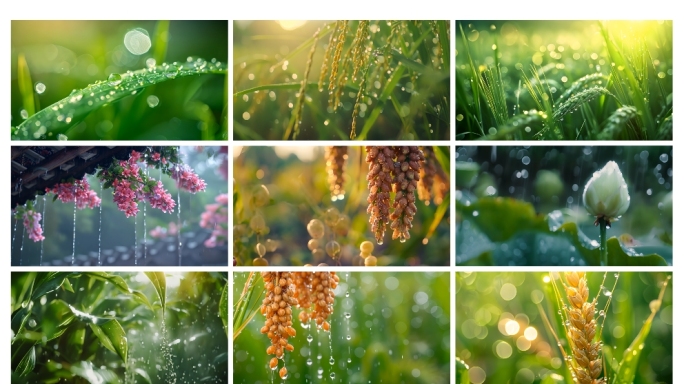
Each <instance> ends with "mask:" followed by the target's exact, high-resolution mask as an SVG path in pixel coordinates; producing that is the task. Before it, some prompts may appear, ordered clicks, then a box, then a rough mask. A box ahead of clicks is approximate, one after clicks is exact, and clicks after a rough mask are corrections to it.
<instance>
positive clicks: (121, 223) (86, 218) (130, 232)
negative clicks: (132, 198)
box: [11, 146, 228, 265]
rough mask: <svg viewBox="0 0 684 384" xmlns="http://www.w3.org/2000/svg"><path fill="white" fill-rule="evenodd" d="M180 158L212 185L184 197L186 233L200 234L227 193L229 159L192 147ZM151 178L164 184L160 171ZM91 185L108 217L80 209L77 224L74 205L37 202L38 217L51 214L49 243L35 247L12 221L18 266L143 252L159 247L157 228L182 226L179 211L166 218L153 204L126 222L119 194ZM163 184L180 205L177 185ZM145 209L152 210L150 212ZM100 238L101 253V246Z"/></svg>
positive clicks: (93, 181) (46, 222)
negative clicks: (206, 216) (209, 209)
mask: <svg viewBox="0 0 684 384" xmlns="http://www.w3.org/2000/svg"><path fill="white" fill-rule="evenodd" d="M180 157H181V160H182V161H183V162H184V163H185V164H188V165H189V166H190V167H192V169H194V171H195V172H196V173H197V175H198V176H199V177H200V178H201V179H203V180H204V181H205V182H206V183H207V188H206V190H205V191H204V192H198V193H196V194H191V193H189V192H185V191H183V192H181V193H180V201H181V223H182V225H183V227H182V229H181V231H183V232H184V231H197V230H200V227H199V222H200V215H201V214H202V212H204V210H205V206H206V205H207V204H213V203H215V201H214V199H215V198H216V196H217V195H218V194H220V193H227V190H228V184H227V181H226V180H225V178H224V176H223V175H221V174H220V172H218V171H217V169H218V168H219V167H220V166H221V163H222V162H224V161H227V158H226V156H225V155H222V154H219V147H204V148H203V149H202V151H201V152H200V151H198V150H197V148H195V147H189V146H184V147H180ZM226 167H227V165H226ZM141 169H143V171H144V166H141ZM149 175H150V177H152V178H154V179H156V180H159V175H160V174H159V171H158V170H156V169H154V168H152V167H150V169H149ZM87 179H88V182H89V184H90V189H92V190H93V191H95V192H96V193H97V195H98V196H99V197H100V198H101V199H102V203H101V204H102V217H101V218H100V208H98V207H95V208H93V209H90V208H85V209H79V210H76V219H75V223H74V204H73V203H62V202H61V201H59V200H56V201H53V200H52V199H53V196H54V195H53V194H49V195H47V196H46V197H45V200H43V196H38V197H36V200H35V204H34V209H35V211H36V212H38V213H40V214H41V215H42V214H43V212H44V213H45V216H44V217H43V218H42V220H41V224H42V226H43V235H44V236H45V240H43V241H42V242H35V243H34V242H33V241H31V240H30V239H29V238H28V236H27V235H26V234H25V233H24V227H23V224H22V222H21V221H19V222H18V223H17V222H16V219H15V218H14V217H12V219H11V222H12V224H11V225H12V265H39V264H40V261H41V252H42V260H43V262H44V263H48V262H50V261H52V260H54V259H60V260H61V259H64V258H65V257H69V258H70V257H71V254H72V253H73V252H75V253H76V255H80V254H85V255H88V254H89V253H90V252H95V253H97V252H98V249H100V250H102V251H103V250H107V249H113V248H115V247H118V246H124V247H133V246H136V245H137V246H141V244H143V241H144V240H145V238H146V239H147V240H148V241H150V242H152V241H153V238H152V236H151V235H150V234H149V232H150V231H152V230H153V229H155V228H156V227H157V226H160V227H163V228H168V227H169V223H171V222H173V223H174V224H175V223H177V221H178V208H177V206H176V208H175V209H174V211H172V212H170V213H164V212H162V211H161V210H159V209H154V208H152V207H151V206H150V205H149V203H144V204H143V203H140V204H138V209H139V212H138V215H137V216H135V217H126V215H125V214H124V212H122V211H120V210H119V208H118V207H117V206H116V203H115V202H114V200H113V192H114V190H113V189H111V188H110V189H104V190H102V191H100V181H99V180H98V179H97V178H96V177H95V176H94V175H87ZM161 180H162V182H163V183H164V188H166V190H167V191H168V192H169V193H170V194H171V196H172V197H173V200H174V201H176V204H178V196H179V194H178V188H177V187H176V181H175V180H174V179H172V178H171V177H169V176H167V175H162V177H161ZM44 205H45V209H44V210H43V206H44ZM143 205H146V206H147V207H146V208H145V209H144V210H143ZM100 219H101V220H100ZM74 224H75V228H76V249H75V251H74V249H73V241H74ZM145 231H147V237H145ZM100 236H101V241H102V245H101V247H100V246H99V241H100ZM140 252H142V251H140ZM142 256H143V255H142V254H139V255H138V257H142ZM103 257H104V256H103ZM20 260H21V263H20Z"/></svg>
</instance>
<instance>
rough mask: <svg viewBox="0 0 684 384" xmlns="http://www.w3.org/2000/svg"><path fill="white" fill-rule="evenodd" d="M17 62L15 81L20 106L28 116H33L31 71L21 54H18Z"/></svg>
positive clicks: (34, 104) (34, 111)
mask: <svg viewBox="0 0 684 384" xmlns="http://www.w3.org/2000/svg"><path fill="white" fill-rule="evenodd" d="M17 61H18V63H17V81H18V82H19V93H21V100H22V106H23V108H24V110H25V111H26V112H27V113H28V116H33V115H34V114H35V113H36V101H35V99H34V98H33V81H32V80H31V71H30V70H29V67H28V63H27V62H26V57H24V54H23V53H20V54H19V59H18V60H17Z"/></svg>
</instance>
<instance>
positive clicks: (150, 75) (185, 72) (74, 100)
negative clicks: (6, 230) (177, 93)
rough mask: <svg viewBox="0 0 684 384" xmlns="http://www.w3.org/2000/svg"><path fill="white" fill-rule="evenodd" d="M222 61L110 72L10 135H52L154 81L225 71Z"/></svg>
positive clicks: (224, 72)
mask: <svg viewBox="0 0 684 384" xmlns="http://www.w3.org/2000/svg"><path fill="white" fill-rule="evenodd" d="M226 72H227V71H226V66H225V64H223V63H221V62H207V61H206V60H203V59H199V58H197V59H194V60H193V61H191V62H185V63H178V64H170V65H168V64H167V65H160V66H156V67H154V68H151V69H148V68H144V69H140V70H137V71H135V72H130V73H124V74H112V75H110V76H109V78H108V79H107V80H105V81H98V82H96V83H94V84H90V85H88V86H87V87H85V88H83V89H81V90H76V91H73V92H72V93H71V94H70V95H69V96H67V97H65V98H64V99H62V100H60V101H58V102H56V103H54V104H52V105H51V106H49V107H47V108H44V109H43V110H41V111H39V112H38V113H36V114H35V115H33V116H31V117H29V118H28V119H26V120H25V121H24V122H23V123H21V124H20V125H19V126H18V127H16V128H15V130H14V131H13V134H12V138H13V139H18V140H36V139H46V138H50V139H54V138H55V137H51V136H56V134H60V133H64V132H65V131H66V129H67V128H69V127H71V126H73V125H75V124H77V123H79V122H80V121H81V120H82V119H83V118H85V117H86V116H87V115H88V114H90V113H91V112H93V111H96V110H98V109H100V108H102V107H104V106H106V105H108V104H110V103H113V102H116V101H119V100H121V99H123V98H125V97H127V96H131V95H135V94H137V93H139V92H140V91H141V90H142V89H144V88H147V87H149V86H151V85H154V84H159V83H162V82H165V81H170V80H173V79H178V78H182V77H187V76H195V75H204V74H210V73H211V74H223V75H225V74H226Z"/></svg>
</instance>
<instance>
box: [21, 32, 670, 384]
mask: <svg viewBox="0 0 684 384" xmlns="http://www.w3.org/2000/svg"><path fill="white" fill-rule="evenodd" d="M31 23H38V24H40V23H43V24H44V23H52V24H51V25H49V27H50V28H49V32H47V31H45V30H48V28H45V27H44V26H43V25H35V24H34V25H31ZM630 23H631V24H630ZM645 23H650V24H648V26H647V27H645V26H643V25H641V24H640V25H639V28H641V29H638V30H635V28H634V25H632V24H634V22H605V24H604V23H599V22H589V21H584V22H575V23H571V22H567V23H565V24H561V25H558V23H555V24H554V25H548V24H544V23H543V22H521V21H515V22H506V21H495V22H485V21H475V22H463V21H455V22H454V21H451V22H449V21H441V20H436V21H418V22H413V21H383V20H376V21H358V20H340V21H297V22H293V21H275V20H260V21H246V20H237V21H230V22H228V21H223V22H207V21H194V22H183V21H171V22H164V21H147V22H145V21H120V22H113V21H109V22H102V21H98V22H87V21H79V22H76V21H69V22H47V21H40V22H28V21H23V22H19V21H13V22H12V111H11V112H12V127H13V129H12V139H13V140H22V139H29V140H32V142H31V143H29V146H24V145H18V144H22V143H15V142H14V141H13V142H12V147H11V154H12V194H11V203H12V209H13V214H12V221H11V227H10V230H11V233H12V236H11V257H12V258H11V260H12V261H11V263H12V283H11V300H12V302H11V304H12V320H11V323H12V362H11V364H12V366H11V369H12V382H15V381H16V382H45V381H50V380H59V379H60V378H61V379H64V380H76V381H78V380H81V381H82V382H98V383H100V382H114V383H116V382H126V383H129V382H130V383H133V382H153V383H154V382H177V383H186V382H188V383H190V382H198V381H202V382H204V381H206V382H216V383H224V382H234V383H248V382H249V383H252V382H258V383H266V382H274V381H278V382H287V381H290V382H373V383H375V382H404V383H447V382H454V381H456V382H458V383H462V382H463V383H470V382H472V383H478V384H479V383H483V382H501V380H503V379H502V377H506V378H510V377H514V382H520V383H534V382H544V383H561V382H567V383H573V382H580V383H583V382H584V381H580V380H583V379H581V378H580V377H584V376H583V375H585V374H587V375H590V377H591V379H592V380H594V379H595V380H603V379H605V380H606V381H605V382H608V381H610V382H614V380H616V379H617V380H618V381H617V382H625V383H627V382H634V383H641V382H657V383H661V382H662V383H666V382H672V377H673V364H672V355H673V352H672V348H673V347H672V345H673V340H672V302H673V299H672V288H671V287H672V284H671V282H670V279H671V276H672V272H671V271H672V268H671V266H672V259H673V257H672V254H673V251H672V242H673V240H672V239H673V237H674V236H673V230H672V228H673V225H672V221H673V219H672V217H673V215H672V186H673V181H672V180H673V178H672V172H673V170H672V164H673V160H672V158H673V153H672V145H671V142H670V141H668V140H671V136H672V125H671V124H672V120H671V119H672V118H671V113H672V23H671V22H667V21H666V22H655V21H654V22H645ZM229 25H230V28H229ZM544 28H547V30H544ZM548 28H550V29H551V30H553V31H554V32H553V33H551V32H549V30H548ZM84 30H86V31H88V32H89V33H88V36H89V37H88V38H83V37H82V36H83V33H82V32H83V31H84ZM229 30H230V34H228V33H226V32H227V31H229ZM28 31H32V32H31V33H29V32H28ZM36 31H38V32H36ZM40 31H44V32H43V33H40ZM625 31H629V32H630V33H631V35H629V37H630V38H635V39H636V37H635V36H643V37H642V38H641V40H638V39H637V40H635V41H634V42H631V44H632V45H627V44H626V36H627V35H626V32H625ZM602 32H603V33H604V34H603V35H602ZM647 32H652V33H653V35H648V34H647ZM193 34H196V35H194V36H195V38H193ZM207 34H210V35H212V36H215V37H216V39H211V40H209V41H207V39H199V38H197V36H202V35H204V36H206V35H207ZM222 34H223V35H222ZM668 34H669V35H668ZM76 36H80V37H81V38H82V40H79V39H77V38H76ZM542 36H543V37H542ZM668 36H669V37H668ZM597 38H604V39H606V41H610V42H613V44H614V46H612V45H611V44H608V45H607V46H608V48H606V47H603V48H601V42H600V41H598V42H597V40H596V39H597ZM222 39H223V40H222ZM228 39H230V42H229V41H228ZM620 39H623V40H620ZM658 39H660V40H658ZM654 42H655V43H654ZM69 43H71V44H73V45H71V46H70V45H69ZM529 43H531V44H529ZM592 44H594V45H592ZM650 44H654V45H653V46H650ZM668 44H669V45H668ZM530 46H533V47H536V48H534V49H531V48H529V47H530ZM229 47H230V48H229ZM611 47H612V48H613V50H611ZM668 47H669V48H668ZM222 49H223V51H222ZM627 50H629V51H627ZM668 50H669V51H668ZM454 52H455V54H454ZM466 52H467V54H466ZM575 55H578V56H577V57H575ZM668 55H669V56H668ZM594 56H596V57H594ZM611 59H612V60H613V61H618V60H620V59H621V60H623V63H624V64H625V65H622V66H621V65H615V67H616V68H611V66H610V63H611ZM637 59H639V60H643V62H644V63H647V65H645V64H644V65H641V66H639V64H643V63H640V62H639V60H637ZM635 63H637V64H635ZM552 64H553V65H552ZM618 64H619V61H618ZM573 65H574V66H573ZM519 67H520V68H519ZM617 67H622V69H618V68H617ZM639 71H641V72H639ZM454 74H455V76H454ZM629 74H632V75H629ZM633 77H636V80H634V79H632V78H633ZM616 79H617V80H616ZM632 80H634V81H632ZM72 89H73V91H72ZM637 91H641V92H643V93H642V94H640V96H639V99H638V100H635V97H636V96H635V93H636V92H637ZM561 95H562V96H561ZM641 96H645V97H644V98H643V99H644V101H645V102H642V103H640V102H639V100H641ZM509 111H511V112H509ZM647 117H648V118H650V121H647V120H648V118H647ZM134 127H135V128H134ZM143 127H149V128H143ZM668 129H669V131H668ZM565 135H571V136H565ZM668 135H669V136H668ZM470 139H488V140H505V139H519V140H525V141H526V142H525V143H523V144H524V145H522V146H500V145H498V144H500V143H498V142H497V143H496V144H497V145H496V146H493V145H491V143H489V144H490V145H479V143H477V145H465V144H466V143H464V141H465V140H470ZM537 139H545V140H558V139H560V140H586V141H584V142H583V143H579V142H571V143H567V142H565V143H563V145H554V146H549V145H545V144H542V145H539V143H534V145H530V142H531V141H532V140H537ZM597 139H603V140H605V139H613V140H620V139H626V140H657V142H654V144H656V145H642V144H643V143H642V142H639V143H636V142H634V141H632V142H628V143H627V145H626V146H622V143H620V144H621V145H620V146H618V145H616V144H615V143H607V142H605V141H604V142H599V141H595V142H591V141H589V140H597ZM42 140H48V141H51V142H50V143H39V142H38V141H42ZM57 140H67V141H66V142H65V141H57ZM73 140H77V145H73V144H70V143H69V142H68V141H73ZM122 140H123V141H127V142H126V143H119V141H122ZM286 140H300V141H299V142H298V143H293V145H288V144H289V143H284V141H286ZM346 140H361V141H363V144H364V145H356V146H354V145H341V144H346V143H343V141H346ZM149 141H154V142H153V143H152V144H159V145H146V144H147V142H149ZM207 141H209V142H207ZM41 144H42V145H41ZM58 144H59V145H58ZM86 144H91V145H86ZM117 144H132V145H131V146H119V145H117ZM137 144H142V145H137ZM359 144H361V143H359ZM371 144H373V145H371ZM404 144H411V145H409V146H404ZM594 144H596V145H594ZM585 188H586V189H587V190H588V191H589V194H590V196H589V198H588V199H586V192H584V191H585ZM229 190H230V191H231V192H230V193H228V191H229ZM614 190H619V191H620V192H619V193H618V194H615V193H613V191H614ZM583 192H584V193H583ZM231 197H232V198H231ZM585 200H586V201H587V202H586V203H585ZM181 207H182V210H181ZM656 207H657V209H656ZM637 211H638V212H637ZM587 212H588V213H587ZM103 214H104V215H103ZM590 215H591V216H593V217H591V219H590ZM229 216H230V217H232V223H231V224H230V227H231V228H232V230H231V231H229V230H228V229H229V219H228V217H229ZM103 217H104V218H105V220H102V218H103ZM617 219H620V220H617ZM594 220H596V223H594V222H593V221H594ZM594 224H596V226H594ZM604 249H605V251H604ZM231 259H232V260H231ZM229 261H232V263H233V264H232V267H231V266H230V265H229V264H228V262H229ZM454 266H455V267H454ZM519 266H523V267H528V268H524V269H520V271H519V272H518V271H515V272H510V271H512V270H516V268H510V267H519ZM535 266H546V267H547V269H550V270H552V271H557V272H541V270H540V269H538V268H534V267H535ZM593 266H600V267H598V268H592V267H593ZM627 266H630V267H631V268H626V267H627ZM652 266H661V267H663V268H651V267H652ZM502 267H503V268H502ZM612 267H615V268H612ZM635 267H636V268H635ZM527 269H530V270H534V272H523V271H524V270H527ZM454 270H455V271H456V274H455V275H454V274H453V273H451V272H452V271H454ZM489 270H491V271H496V272H489ZM642 270H643V271H648V272H639V271H642ZM51 271H58V272H51ZM178 271H182V272H178ZM583 271H588V272H587V273H586V274H584V273H581V272H583ZM606 271H609V272H608V273H607V272H606ZM655 271H658V272H655ZM229 282H230V284H229ZM668 282H670V284H668ZM454 287H455V289H454ZM530 298H531V299H532V300H529V299H530ZM454 304H455V306H454ZM594 309H595V314H594V313H593V312H594ZM585 314H586V315H585ZM589 315H593V316H589ZM577 316H579V317H582V316H583V317H582V321H575V318H576V317H577ZM580 323H581V324H580ZM566 324H567V325H566ZM592 327H593V328H592ZM604 329H605V332H603V330H604ZM587 334H590V335H591V337H589V336H587ZM649 334H650V336H649ZM582 337H584V338H585V340H583V339H582ZM654 340H655V341H654ZM454 341H455V343H454ZM557 345H559V346H560V347H557ZM578 345H579V346H584V347H586V350H585V351H582V350H581V349H579V348H580V347H578ZM454 346H455V349H454ZM608 346H610V348H609V347H608ZM157 350H159V351H161V353H155V352H156V351H157ZM632 353H633V354H632ZM580 354H586V355H588V356H589V359H588V361H589V364H590V367H591V369H589V368H587V366H586V364H585V360H583V359H581V358H579V357H578V356H579V355H580ZM630 354H631V356H636V358H634V357H632V358H627V357H626V358H623V357H622V356H623V355H625V356H630ZM454 358H455V359H456V360H455V363H454ZM596 367H599V368H598V369H597V368H596ZM589 382H591V381H589Z"/></svg>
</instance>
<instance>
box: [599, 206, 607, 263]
mask: <svg viewBox="0 0 684 384" xmlns="http://www.w3.org/2000/svg"><path fill="white" fill-rule="evenodd" d="M598 222H599V228H600V232H599V237H600V240H601V245H600V248H599V249H600V251H601V266H602V267H606V266H608V247H607V246H606V225H607V223H606V219H605V217H601V218H599V219H598Z"/></svg>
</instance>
